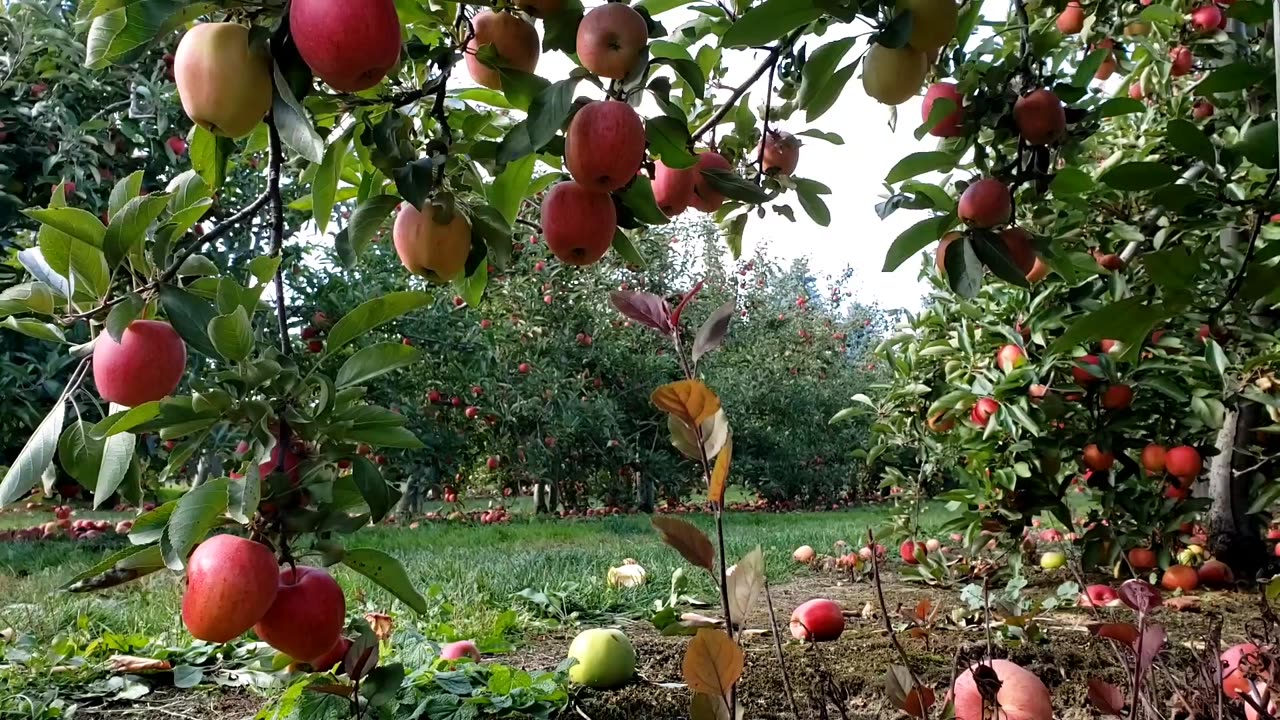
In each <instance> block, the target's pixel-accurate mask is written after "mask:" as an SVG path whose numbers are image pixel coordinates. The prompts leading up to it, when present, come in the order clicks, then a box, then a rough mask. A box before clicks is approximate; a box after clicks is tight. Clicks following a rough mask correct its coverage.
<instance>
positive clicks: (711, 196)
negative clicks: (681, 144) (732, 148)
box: [689, 151, 733, 213]
mask: <svg viewBox="0 0 1280 720" xmlns="http://www.w3.org/2000/svg"><path fill="white" fill-rule="evenodd" d="M693 167H694V170H695V171H696V173H695V179H694V182H693V197H691V198H690V199H689V205H690V206H691V207H693V208H696V209H698V210H701V211H702V212H706V213H713V212H715V211H717V210H719V209H720V206H721V205H723V204H724V193H722V192H720V191H719V190H717V189H715V186H714V185H712V184H711V183H710V182H708V181H707V177H706V175H704V174H703V172H702V171H703V170H732V169H733V166H732V165H730V164H729V161H728V160H726V159H725V157H724V156H723V155H721V154H720V153H718V152H711V151H708V152H704V153H700V154H699V155H698V161H697V163H696V164H694V166H693Z"/></svg>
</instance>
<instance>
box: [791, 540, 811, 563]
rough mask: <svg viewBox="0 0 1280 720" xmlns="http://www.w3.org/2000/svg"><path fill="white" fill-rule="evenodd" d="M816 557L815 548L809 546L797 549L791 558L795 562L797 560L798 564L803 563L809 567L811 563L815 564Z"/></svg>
mask: <svg viewBox="0 0 1280 720" xmlns="http://www.w3.org/2000/svg"><path fill="white" fill-rule="evenodd" d="M815 555H816V553H814V551H813V548H811V547H809V546H808V545H801V546H800V547H798V548H796V551H795V552H793V553H791V557H792V559H793V560H795V561H796V562H798V563H803V564H805V565H808V564H809V563H811V562H813V558H814V556H815Z"/></svg>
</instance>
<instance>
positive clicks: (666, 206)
mask: <svg viewBox="0 0 1280 720" xmlns="http://www.w3.org/2000/svg"><path fill="white" fill-rule="evenodd" d="M699 177H701V175H700V173H699V172H698V168H697V167H696V166H694V167H688V168H684V169H679V168H672V167H667V165H666V164H665V163H663V162H662V161H661V160H659V161H657V163H655V165H654V172H653V199H654V200H656V201H657V202H658V209H660V210H662V212H663V214H664V215H666V216H667V217H675V216H677V215H679V214H680V213H682V212H684V211H685V210H687V209H689V203H690V202H692V201H693V186H694V185H695V184H696V183H697V181H698V178H699Z"/></svg>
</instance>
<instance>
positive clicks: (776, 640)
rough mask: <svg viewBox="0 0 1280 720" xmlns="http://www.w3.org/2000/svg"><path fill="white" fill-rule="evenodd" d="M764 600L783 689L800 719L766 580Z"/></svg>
mask: <svg viewBox="0 0 1280 720" xmlns="http://www.w3.org/2000/svg"><path fill="white" fill-rule="evenodd" d="M764 600H765V603H766V604H767V606H768V608H769V626H770V627H771V628H772V629H773V651H774V653H775V654H776V655H777V656H778V667H779V668H780V669H781V670H782V689H783V691H784V692H786V693H787V704H788V705H790V706H791V714H792V715H795V716H796V717H797V718H799V717H800V711H799V710H798V709H797V708H796V698H795V695H793V694H792V692H791V678H790V677H788V676H787V661H786V659H785V658H784V657H783V656H782V635H781V634H780V633H779V632H778V616H777V615H775V614H774V612H773V593H771V592H769V579H768V578H765V580H764Z"/></svg>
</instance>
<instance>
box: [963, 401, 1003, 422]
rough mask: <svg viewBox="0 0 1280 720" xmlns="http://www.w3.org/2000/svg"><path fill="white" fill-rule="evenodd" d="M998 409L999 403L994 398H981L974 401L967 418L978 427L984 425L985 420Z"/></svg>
mask: <svg viewBox="0 0 1280 720" xmlns="http://www.w3.org/2000/svg"><path fill="white" fill-rule="evenodd" d="M999 410H1000V403H999V402H997V401H996V399H995V398H989V397H987V398H982V399H980V400H978V402H976V403H974V406H973V410H971V411H970V412H969V419H970V420H972V421H973V424H974V425H977V426H978V427H986V426H987V422H988V421H989V420H990V419H991V416H992V415H995V414H996V413H997V412H999Z"/></svg>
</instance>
